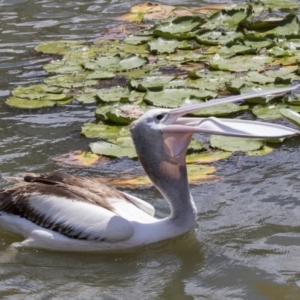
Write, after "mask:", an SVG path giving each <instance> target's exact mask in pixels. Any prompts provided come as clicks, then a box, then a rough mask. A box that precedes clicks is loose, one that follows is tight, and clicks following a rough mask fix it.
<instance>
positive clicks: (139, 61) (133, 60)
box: [120, 55, 148, 70]
mask: <svg viewBox="0 0 300 300" xmlns="http://www.w3.org/2000/svg"><path fill="white" fill-rule="evenodd" d="M147 63H148V59H147V58H145V57H141V56H137V55H131V56H128V57H126V58H124V59H122V60H120V66H121V69H122V70H131V69H135V68H139V67H142V66H143V65H145V64H147Z"/></svg>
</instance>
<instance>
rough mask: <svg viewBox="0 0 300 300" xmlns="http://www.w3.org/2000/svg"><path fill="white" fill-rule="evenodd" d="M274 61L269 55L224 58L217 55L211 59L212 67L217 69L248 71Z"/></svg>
mask: <svg viewBox="0 0 300 300" xmlns="http://www.w3.org/2000/svg"><path fill="white" fill-rule="evenodd" d="M271 61H272V58H271V57H269V56H248V55H243V56H234V57H232V58H228V59H224V58H220V57H218V56H216V57H215V58H214V59H212V60H210V61H209V65H210V66H211V68H213V69H215V70H223V71H231V72H247V71H250V70H257V69H259V68H260V67H262V66H264V65H265V64H268V63H270V62H271Z"/></svg>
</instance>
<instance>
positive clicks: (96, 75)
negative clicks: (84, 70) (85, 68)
mask: <svg viewBox="0 0 300 300" xmlns="http://www.w3.org/2000/svg"><path fill="white" fill-rule="evenodd" d="M115 76H116V75H115V74H114V73H112V72H106V71H95V72H93V73H91V74H89V75H88V76H87V77H86V78H87V79H111V78H114V77H115Z"/></svg>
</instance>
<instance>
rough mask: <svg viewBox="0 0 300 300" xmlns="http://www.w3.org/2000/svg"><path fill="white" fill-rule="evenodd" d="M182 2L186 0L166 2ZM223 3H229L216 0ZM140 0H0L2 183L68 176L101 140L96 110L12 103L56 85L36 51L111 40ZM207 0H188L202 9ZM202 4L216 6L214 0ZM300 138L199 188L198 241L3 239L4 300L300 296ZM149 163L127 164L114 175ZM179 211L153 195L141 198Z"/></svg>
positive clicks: (233, 162) (238, 160) (224, 167)
mask: <svg viewBox="0 0 300 300" xmlns="http://www.w3.org/2000/svg"><path fill="white" fill-rule="evenodd" d="M160 2H161V3H164V4H173V5H175V4H179V5H180V4H182V1H167V0H166V1H160ZM211 2H214V3H222V2H228V1H211ZM138 3H139V1H127V2H123V1H116V0H111V1H104V0H98V1H68V0H64V1H63V0H61V1H60V0H57V1H53V0H40V1H25V0H0V32H1V34H0V78H1V79H0V125H1V126H0V161H1V167H0V171H1V172H0V187H6V186H8V184H7V183H6V182H5V181H4V180H3V179H2V177H4V176H7V175H16V174H19V173H22V172H25V171H29V172H47V171H52V170H60V171H65V172H69V173H72V174H79V175H95V174H96V172H99V171H97V170H86V169H67V168H64V167H61V166H59V165H57V164H56V163H55V162H54V161H53V160H52V159H53V158H54V157H56V156H58V155H62V154H65V153H67V152H70V151H73V150H79V149H87V148H88V143H89V140H87V139H85V138H83V137H81V136H80V134H79V131H80V127H81V125H82V124H83V123H84V122H87V121H90V120H92V119H93V116H94V114H93V107H91V106H90V107H87V106H85V107H83V106H81V105H76V104H72V105H69V106H64V107H59V108H51V109H40V110H38V111H34V112H32V111H24V110H19V109H13V108H9V107H7V106H6V105H5V104H4V101H5V99H6V97H7V95H8V94H9V93H10V91H11V90H12V89H13V88H15V87H16V86H17V85H23V84H28V83H37V82H40V81H41V80H42V79H43V78H45V76H46V73H45V72H44V71H43V69H42V66H43V64H44V63H45V62H46V61H47V58H46V57H43V56H39V55H36V53H35V52H34V51H33V47H34V46H35V45H37V44H39V43H40V42H42V41H47V40H55V39H83V40H86V41H93V40H95V39H99V38H100V36H101V35H102V34H105V33H107V32H109V31H108V28H110V27H113V26H114V25H116V24H117V22H116V21H113V20H112V17H113V16H114V15H115V14H119V13H124V12H127V11H128V9H129V8H130V7H131V6H132V5H134V4H138ZM199 3H200V1H185V5H187V6H192V5H196V4H197V5H199ZM201 3H202V4H208V2H207V3H205V2H204V1H203V2H201ZM299 144H300V139H299V138H294V139H290V140H289V141H287V142H286V143H285V145H283V146H282V147H280V148H279V149H278V150H277V151H275V152H273V153H272V154H270V155H268V156H265V157H247V156H240V155H238V154H235V155H233V156H232V157H231V158H229V159H228V160H224V161H222V162H219V163H216V165H217V167H218V170H219V171H218V175H220V176H222V177H223V179H222V180H221V181H219V182H217V183H210V184H203V185H200V186H193V187H191V191H192V194H193V195H194V199H195V202H196V205H197V208H198V211H199V213H198V221H197V230H196V232H195V233H193V234H190V235H187V236H184V237H182V238H179V239H175V240H173V241H172V242H166V243H161V244H159V245H153V246H151V247H147V248H143V249H140V250H138V251H137V250H135V251H128V252H126V253H113V254H109V255H108V254H106V255H100V254H92V255H91V254H80V253H59V252H57V253H56V252H47V251H40V250H23V251H18V252H14V251H12V250H8V249H7V247H8V246H9V245H10V244H11V243H12V242H16V241H18V240H19V239H18V238H17V237H15V236H13V235H10V234H7V233H4V232H0V297H1V298H2V299H180V300H181V299H183V300H184V299H216V300H218V299H258V300H259V299H275V300H276V299H278V300H281V299H299V298H300V288H299V287H300V217H299V216H300V202H299V201H300V200H299V192H300V184H299V180H300V176H299V171H298V170H299V169H300V163H299ZM135 165H137V163H135V164H133V163H132V162H131V161H130V160H118V161H117V162H116V163H114V164H113V165H112V166H111V167H110V168H109V169H105V168H103V169H101V170H100V172H101V173H102V174H103V173H107V172H110V173H114V172H116V173H117V172H119V171H122V170H124V169H126V168H129V167H132V166H135ZM130 192H131V193H133V194H134V195H136V196H140V197H142V198H144V199H145V200H147V201H149V202H151V203H152V204H154V205H155V206H156V209H157V211H158V216H159V217H163V216H165V215H166V214H167V213H168V207H167V205H166V203H165V202H164V200H163V199H162V198H161V196H160V195H159V193H158V192H157V191H156V190H155V189H153V188H150V189H144V190H134V191H130Z"/></svg>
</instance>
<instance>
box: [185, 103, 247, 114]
mask: <svg viewBox="0 0 300 300" xmlns="http://www.w3.org/2000/svg"><path fill="white" fill-rule="evenodd" d="M246 109H248V105H237V104H235V103H227V104H221V105H215V106H211V107H207V108H202V109H201V110H196V111H194V112H192V113H191V115H193V116H199V117H200V116H201V117H207V116H216V117H222V116H228V115H230V114H233V113H237V112H240V111H243V110H246Z"/></svg>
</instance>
